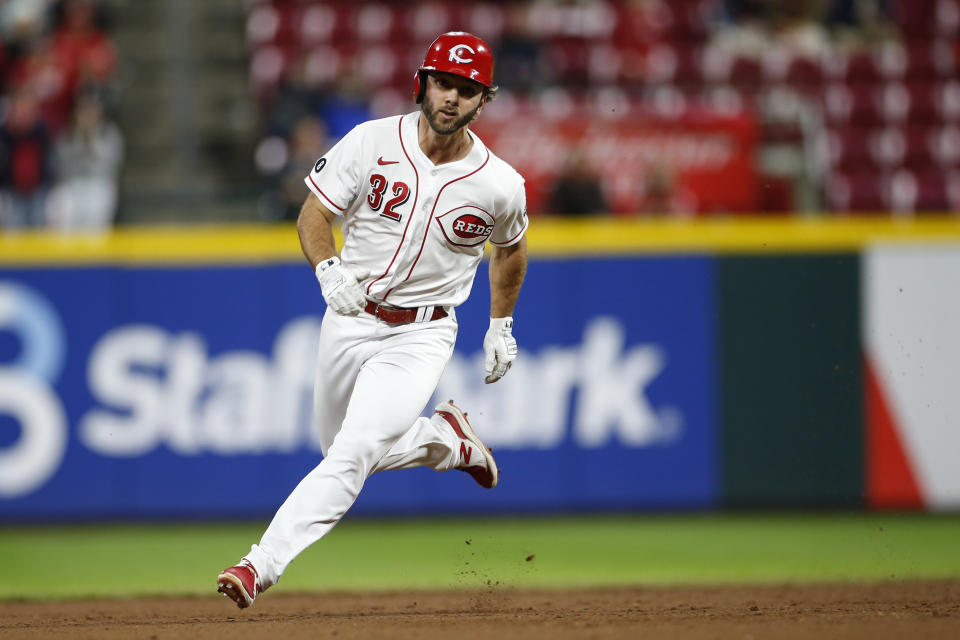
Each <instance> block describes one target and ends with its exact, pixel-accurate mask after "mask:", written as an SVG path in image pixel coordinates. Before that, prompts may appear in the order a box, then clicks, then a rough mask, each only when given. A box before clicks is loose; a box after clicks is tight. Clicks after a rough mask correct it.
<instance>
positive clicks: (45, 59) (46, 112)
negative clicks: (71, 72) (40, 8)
mask: <svg viewBox="0 0 960 640" xmlns="http://www.w3.org/2000/svg"><path fill="white" fill-rule="evenodd" d="M17 53H18V55H17V57H16V58H15V59H14V60H13V61H11V64H10V68H9V72H8V74H7V85H8V86H9V87H10V88H11V89H14V90H15V89H17V88H26V89H28V90H29V91H30V92H31V93H32V94H33V95H34V97H35V98H36V99H37V104H38V108H39V109H40V115H41V117H42V118H43V121H44V123H45V124H46V126H47V128H48V130H49V132H50V134H51V135H52V136H55V135H56V134H57V133H58V132H60V131H62V130H63V129H64V128H66V127H67V126H68V125H69V121H70V109H71V105H72V102H73V93H72V91H71V90H69V89H68V87H67V80H66V73H65V68H64V64H63V63H62V61H61V60H60V59H59V58H58V57H57V55H56V52H55V51H54V49H53V47H52V42H51V40H50V38H48V37H46V36H43V37H39V38H36V39H34V40H32V41H30V42H26V43H23V44H22V45H21V47H20V49H19V51H18V52H17Z"/></svg>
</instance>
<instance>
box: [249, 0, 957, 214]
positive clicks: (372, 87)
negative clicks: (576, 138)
mask: <svg viewBox="0 0 960 640" xmlns="http://www.w3.org/2000/svg"><path fill="white" fill-rule="evenodd" d="M247 6H248V20H247V25H246V26H247V31H246V38H247V46H248V50H249V52H250V77H251V86H252V89H253V92H254V95H255V96H256V98H257V100H258V104H259V108H260V113H261V115H262V118H261V122H262V139H261V143H260V145H259V147H258V149H257V153H256V166H257V169H258V170H259V172H260V174H261V176H262V177H263V180H264V183H265V185H266V186H265V195H264V197H263V199H262V201H261V206H260V212H261V216H262V217H263V218H264V219H290V218H292V217H294V216H295V215H296V212H297V211H298V209H299V206H300V203H301V202H302V198H303V196H304V195H305V191H304V188H303V186H302V184H300V182H299V179H300V178H301V177H302V175H303V173H304V172H305V170H306V169H307V168H308V167H309V166H310V164H311V162H312V159H315V158H316V157H318V155H320V154H322V153H323V151H324V150H325V149H327V148H329V147H330V146H331V145H332V144H333V143H334V142H335V141H336V140H337V139H338V138H339V137H340V136H342V135H343V134H344V133H345V132H346V131H348V130H349V129H350V127H351V126H353V125H354V124H356V123H358V122H360V121H363V120H365V119H368V118H371V117H380V116H387V115H391V114H395V113H402V112H406V111H410V110H412V109H413V108H414V105H413V104H412V101H411V100H410V95H409V94H410V79H411V77H412V75H413V70H414V69H415V68H416V66H417V64H418V63H419V59H420V57H421V56H422V55H423V50H424V49H425V47H426V45H427V44H428V43H429V42H430V40H431V39H432V38H433V37H434V36H435V35H436V34H437V33H439V32H441V31H445V30H448V29H452V28H462V29H466V30H469V31H473V32H475V33H479V34H482V35H483V36H484V37H485V38H486V39H487V40H488V41H489V42H490V43H491V45H492V46H493V47H494V49H495V53H496V56H497V77H496V80H497V83H498V84H499V85H500V86H501V89H502V91H501V99H499V100H498V104H496V105H495V107H491V109H489V110H488V111H487V114H488V115H485V116H484V117H485V118H487V119H489V118H494V117H496V113H505V112H507V111H508V110H510V109H512V108H514V106H515V105H516V104H518V103H521V102H523V103H525V102H531V103H533V104H535V105H539V106H538V108H539V111H534V118H538V119H541V120H548V119H551V118H554V117H555V115H556V114H557V113H566V114H568V115H569V114H573V115H575V116H579V117H582V118H591V117H594V114H591V112H590V111H589V110H585V111H578V110H577V109H578V108H579V105H580V104H581V102H583V103H589V102H590V100H591V98H590V96H591V95H596V94H598V93H603V94H604V95H605V96H611V95H612V96H614V98H613V100H614V101H615V102H617V103H618V104H619V103H623V104H624V105H627V106H628V107H629V105H637V104H642V105H653V107H654V110H666V111H671V112H677V111H679V110H682V109H684V108H687V109H689V108H694V107H696V108H707V109H710V110H713V111H715V112H721V113H730V112H743V113H747V114H750V115H751V116H752V117H754V118H755V119H756V122H757V127H758V130H759V131H760V140H759V144H758V146H757V150H756V156H757V158H756V164H757V168H756V171H757V174H758V175H757V182H758V187H757V189H758V193H757V197H756V198H755V204H754V205H753V206H754V207H755V210H756V211H764V212H793V211H799V210H802V209H804V208H811V207H812V208H816V209H820V210H825V211H831V212H872V213H883V212H890V211H893V212H894V213H907V214H912V213H913V212H915V211H924V210H935V211H945V210H954V211H957V210H960V171H958V164H957V160H958V159H957V157H956V155H957V154H952V152H951V151H950V150H949V147H950V145H948V144H945V143H944V140H955V139H956V138H957V136H958V135H960V133H958V131H960V130H958V129H957V126H958V124H960V113H958V112H957V109H956V108H955V107H956V104H955V103H956V102H957V99H958V96H960V85H958V83H957V74H956V68H957V65H956V56H957V52H958V34H960V4H958V2H957V0H673V1H669V2H668V1H667V0H592V1H578V0H523V1H520V0H504V1H500V2H489V1H488V2H477V3H469V4H461V3H454V2H449V1H448V2H436V1H417V2H408V3H392V4H388V3H382V2H341V1H338V0H333V1H319V0H248V5H247ZM607 102H608V103H609V100H607ZM567 105H573V107H568V106H567ZM481 124H482V123H481ZM582 142H583V144H581V143H575V144H569V145H567V146H566V147H565V148H566V153H567V154H568V155H569V157H568V158H567V159H566V161H565V162H561V163H559V166H558V169H557V171H556V172H555V174H554V175H553V176H552V186H551V187H550V194H549V195H548V197H546V198H544V199H543V202H544V203H545V204H544V205H543V206H542V207H541V208H540V210H539V211H538V210H532V211H531V213H545V214H560V215H564V214H574V215H582V214H593V213H602V212H609V211H610V207H609V206H608V204H609V201H610V200H611V199H612V198H613V194H612V192H611V185H610V184H609V183H607V182H604V179H603V176H598V173H602V171H601V170H600V168H599V167H598V166H597V163H596V162H593V161H592V159H595V158H596V156H597V154H598V152H597V151H595V150H591V149H590V148H589V144H588V141H582ZM915 147H916V149H915ZM495 150H496V149H495ZM528 182H529V181H528ZM639 182H640V184H639V185H638V186H637V191H638V193H637V194H636V197H635V198H634V199H632V200H630V202H633V203H635V205H634V206H635V207H636V210H635V211H633V212H632V213H638V214H645V215H656V214H663V215H679V216H684V215H687V216H689V215H698V214H702V213H704V210H703V206H702V202H701V203H700V204H699V205H698V198H697V195H696V193H694V191H695V190H693V189H691V188H690V187H689V185H687V184H685V181H684V176H683V174H682V171H681V170H679V169H678V167H677V166H675V165H674V163H672V162H671V161H670V159H669V158H668V159H665V160H664V161H662V162H655V163H652V164H651V165H650V166H649V167H647V169H646V170H645V172H644V175H643V176H642V177H641V178H640V180H639ZM804 194H806V195H805V196H804ZM700 200H702V198H701V199H700Z"/></svg>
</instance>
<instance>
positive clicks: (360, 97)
mask: <svg viewBox="0 0 960 640" xmlns="http://www.w3.org/2000/svg"><path fill="white" fill-rule="evenodd" d="M319 115H320V118H321V119H322V120H323V122H324V124H325V125H326V127H327V131H328V132H329V133H330V137H332V138H333V139H334V140H339V139H340V138H342V137H343V136H345V135H347V134H348V133H350V130H351V129H353V128H354V127H355V126H357V125H358V124H360V123H361V122H366V121H367V120H370V119H372V118H373V112H372V111H371V110H370V94H369V92H368V88H367V86H366V85H365V84H364V82H363V80H362V79H361V78H360V76H359V74H357V73H354V72H349V73H345V74H344V75H342V76H341V77H340V79H339V80H338V82H337V84H336V87H335V88H334V90H333V91H330V92H329V93H327V94H326V95H325V96H324V97H323V99H322V100H321V101H320V110H319Z"/></svg>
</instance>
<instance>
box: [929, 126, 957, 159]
mask: <svg viewBox="0 0 960 640" xmlns="http://www.w3.org/2000/svg"><path fill="white" fill-rule="evenodd" d="M928 135H929V144H930V149H931V153H932V154H933V157H934V158H935V159H936V161H937V163H938V164H939V165H940V166H941V167H945V168H949V167H957V166H958V165H960V128H958V127H957V126H956V125H947V126H945V127H936V128H930V129H928Z"/></svg>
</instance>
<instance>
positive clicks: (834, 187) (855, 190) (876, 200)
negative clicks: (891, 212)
mask: <svg viewBox="0 0 960 640" xmlns="http://www.w3.org/2000/svg"><path fill="white" fill-rule="evenodd" d="M886 184H887V182H886V177H885V176H883V175H882V174H879V173H877V172H876V171H870V170H860V171H852V172H846V173H843V172H835V173H831V174H830V175H828V177H827V180H826V198H827V207H828V208H829V209H830V210H832V211H836V212H858V213H882V212H883V211H885V210H886V209H887V197H886V193H885V192H886V188H885V185H886Z"/></svg>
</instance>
